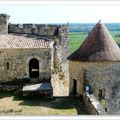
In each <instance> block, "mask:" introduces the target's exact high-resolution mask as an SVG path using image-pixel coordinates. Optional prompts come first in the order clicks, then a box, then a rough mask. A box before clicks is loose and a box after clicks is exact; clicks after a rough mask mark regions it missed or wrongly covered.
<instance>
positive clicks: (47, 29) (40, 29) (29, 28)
mask: <svg viewBox="0 0 120 120" xmlns="http://www.w3.org/2000/svg"><path fill="white" fill-rule="evenodd" d="M66 28H67V26H66V25H49V24H9V26H8V32H9V33H27V34H36V35H42V36H52V35H54V32H55V30H56V29H58V34H60V33H61V32H60V31H61V29H64V32H65V31H66V30H67V29H66Z"/></svg>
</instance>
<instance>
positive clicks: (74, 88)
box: [72, 79, 77, 95]
mask: <svg viewBox="0 0 120 120" xmlns="http://www.w3.org/2000/svg"><path fill="white" fill-rule="evenodd" d="M72 94H74V95H76V94H77V80H75V79H73V90H72Z"/></svg>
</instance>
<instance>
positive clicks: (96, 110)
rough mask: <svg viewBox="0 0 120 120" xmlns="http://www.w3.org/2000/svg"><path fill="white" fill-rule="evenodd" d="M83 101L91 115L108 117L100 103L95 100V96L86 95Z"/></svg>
mask: <svg viewBox="0 0 120 120" xmlns="http://www.w3.org/2000/svg"><path fill="white" fill-rule="evenodd" d="M83 100H84V103H85V105H86V107H87V110H88V111H89V113H90V114H93V115H107V113H106V112H105V110H104V108H103V107H102V106H101V105H100V103H99V101H98V100H97V99H96V98H95V96H94V95H93V94H87V93H85V94H84V95H83Z"/></svg>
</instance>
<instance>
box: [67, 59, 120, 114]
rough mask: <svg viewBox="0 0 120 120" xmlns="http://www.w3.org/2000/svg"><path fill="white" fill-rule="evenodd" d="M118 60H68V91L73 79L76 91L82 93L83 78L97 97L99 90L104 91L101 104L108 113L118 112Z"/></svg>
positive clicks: (119, 72) (119, 77)
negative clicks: (75, 81) (75, 82)
mask: <svg viewBox="0 0 120 120" xmlns="http://www.w3.org/2000/svg"><path fill="white" fill-rule="evenodd" d="M119 68H120V62H75V61H70V62H69V69H70V73H69V75H70V93H71V92H72V89H73V79H76V80H77V93H78V94H80V95H83V93H84V91H83V89H84V86H83V85H84V80H87V81H88V84H89V85H90V87H91V91H92V92H93V94H94V95H95V97H96V98H97V99H99V96H98V94H99V90H102V91H104V96H105V97H104V98H103V99H100V100H99V101H100V103H101V105H102V106H103V107H104V108H106V109H107V111H108V113H109V114H119V113H118V112H119V109H120V106H119V104H120V99H119V98H120V95H119V93H120V71H119Z"/></svg>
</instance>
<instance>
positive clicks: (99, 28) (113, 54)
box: [68, 23, 120, 61]
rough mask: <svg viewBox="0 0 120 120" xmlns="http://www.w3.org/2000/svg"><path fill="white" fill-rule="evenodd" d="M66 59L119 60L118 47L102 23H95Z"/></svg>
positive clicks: (119, 49) (119, 52)
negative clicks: (80, 43)
mask: <svg viewBox="0 0 120 120" xmlns="http://www.w3.org/2000/svg"><path fill="white" fill-rule="evenodd" d="M68 59H69V60H76V61H120V48H119V47H118V45H117V44H116V42H115V41H114V40H113V38H112V36H111V35H110V33H109V32H108V30H107V28H106V27H105V26H104V24H102V23H97V24H96V25H95V27H94V28H93V29H92V31H91V32H90V33H89V35H88V37H87V38H86V40H85V41H84V42H83V44H82V45H81V46H80V48H78V49H77V50H76V51H75V52H74V53H72V54H71V55H70V56H68Z"/></svg>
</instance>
